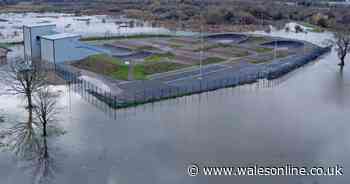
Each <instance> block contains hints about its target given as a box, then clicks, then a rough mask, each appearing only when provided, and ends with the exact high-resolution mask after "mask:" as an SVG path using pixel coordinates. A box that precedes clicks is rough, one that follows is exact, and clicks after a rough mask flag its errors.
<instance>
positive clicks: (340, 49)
mask: <svg viewBox="0 0 350 184" xmlns="http://www.w3.org/2000/svg"><path fill="white" fill-rule="evenodd" d="M334 37H335V40H334V41H333V44H334V45H335V48H336V51H337V53H338V58H339V59H340V63H339V64H338V65H339V66H340V67H341V68H343V67H344V65H345V59H346V56H347V54H348V53H349V51H350V30H349V29H346V30H345V29H338V30H337V31H336V32H335V33H334Z"/></svg>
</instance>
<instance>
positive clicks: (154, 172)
mask: <svg viewBox="0 0 350 184" xmlns="http://www.w3.org/2000/svg"><path fill="white" fill-rule="evenodd" d="M264 34H265V33H264ZM271 35H273V36H280V37H286V38H297V39H302V40H306V41H310V42H313V43H315V44H322V43H323V41H324V40H326V39H329V38H331V34H330V33H309V34H308V35H307V36H305V37H303V36H301V35H300V34H294V33H283V32H279V31H277V32H273V33H271ZM320 38H322V39H320ZM337 62H338V60H337V56H336V53H335V52H332V53H330V54H328V55H325V56H324V57H322V58H321V59H319V60H318V61H316V62H314V63H312V64H309V65H307V66H305V67H303V68H301V69H299V70H297V71H295V72H292V73H291V74H289V75H287V76H285V77H283V78H281V79H278V80H276V81H270V83H269V84H271V85H268V86H265V87H257V86H256V85H246V86H241V87H236V88H228V89H222V90H217V91H214V92H209V93H203V94H200V95H193V96H188V97H183V98H177V99H173V100H167V101H162V102H158V103H153V104H147V105H143V106H139V107H137V108H129V109H125V110H118V111H116V113H115V114H113V116H114V117H111V116H108V115H107V114H105V113H103V112H102V111H100V110H99V109H97V108H96V107H95V105H92V104H89V103H87V102H86V101H85V100H83V99H82V98H81V97H80V96H79V95H77V94H75V93H73V92H72V91H70V90H69V89H68V88H67V87H65V86H58V87H57V88H58V89H59V90H61V94H62V96H61V98H60V105H61V106H62V107H63V108H62V111H61V113H60V118H59V124H60V126H61V127H62V128H63V129H64V130H65V131H66V133H65V134H64V135H61V136H58V137H52V138H50V139H49V141H48V147H49V152H50V154H51V158H52V162H50V163H52V165H50V166H52V167H50V168H54V169H52V170H50V171H52V173H53V177H49V178H48V181H49V182H50V183H57V184H61V183H88V184H95V183H103V184H119V183H155V184H158V183H159V184H161V183H162V184H163V183H169V184H179V183H198V184H202V183H247V184H255V183H258V184H271V183H273V184H274V183H285V184H333V183H337V184H347V183H348V181H349V180H350V177H349V175H348V174H347V173H348V171H349V168H350V159H349V157H348V155H349V153H350V137H349V135H350V134H349V133H348V132H349V131H350V125H349V123H348V122H349V121H350V117H349V116H348V114H349V113H350V100H349V99H350V69H349V68H348V67H347V66H345V69H344V71H343V72H340V71H339V68H338V66H337V65H336V63H337ZM1 89H3V88H1ZM0 102H1V103H0V109H1V111H0V113H3V114H5V121H6V122H13V121H15V120H21V119H22V118H23V117H21V115H24V113H23V110H24V108H23V103H22V101H21V98H19V97H11V96H0ZM3 124H4V123H1V124H0V126H2V125H3ZM191 163H196V164H198V165H199V166H205V165H210V166H237V165H239V166H252V165H254V164H258V165H261V166H276V165H277V166H280V165H282V164H293V165H295V166H304V167H313V166H325V167H328V166H334V165H340V166H342V167H343V168H344V176H339V177H336V176H333V177H312V176H303V177H302V176H293V177H292V176H271V177H219V176H216V177H214V176H212V177H206V176H198V177H190V176H188V174H187V171H186V168H187V166H188V165H189V164H191ZM23 165H25V164H23V163H22V162H20V161H18V160H17V159H16V157H15V156H14V155H13V154H12V153H11V152H9V151H4V152H0V178H1V184H13V183H21V184H27V183H33V181H34V183H35V179H37V177H38V176H37V175H33V172H31V171H32V170H33V169H36V167H35V166H32V167H23ZM33 176H35V177H33ZM39 177H40V176H39ZM33 178H34V179H33Z"/></svg>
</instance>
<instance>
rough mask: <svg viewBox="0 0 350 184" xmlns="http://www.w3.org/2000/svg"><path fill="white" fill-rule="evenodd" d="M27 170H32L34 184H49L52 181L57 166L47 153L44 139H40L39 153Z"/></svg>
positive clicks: (47, 149) (45, 139)
mask: <svg viewBox="0 0 350 184" xmlns="http://www.w3.org/2000/svg"><path fill="white" fill-rule="evenodd" d="M29 169H31V170H32V176H33V183H34V184H42V183H51V181H52V180H54V177H55V173H56V172H57V171H58V164H57V162H56V161H55V159H54V158H53V157H52V155H51V154H50V152H49V148H48V144H47V138H46V137H42V144H41V147H40V151H39V152H38V155H37V158H35V159H34V160H33V162H32V163H31V166H29Z"/></svg>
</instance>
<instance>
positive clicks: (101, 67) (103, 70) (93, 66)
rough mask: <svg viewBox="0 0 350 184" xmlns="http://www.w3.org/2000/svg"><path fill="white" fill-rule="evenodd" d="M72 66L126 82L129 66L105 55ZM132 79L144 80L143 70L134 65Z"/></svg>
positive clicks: (91, 57)
mask: <svg viewBox="0 0 350 184" xmlns="http://www.w3.org/2000/svg"><path fill="white" fill-rule="evenodd" d="M73 65H74V66H76V67H78V68H82V69H85V70H89V71H92V72H95V73H99V74H103V75H107V76H110V77H113V78H115V79H118V80H128V73H129V66H128V65H125V64H124V63H123V62H122V61H121V60H119V59H117V58H114V57H110V56H108V55H105V54H99V55H94V56H90V57H88V58H86V59H84V60H81V61H79V62H77V63H74V64H73ZM133 77H134V79H137V80H143V79H146V76H145V74H144V72H143V68H142V67H140V66H138V65H136V66H135V67H134V70H133Z"/></svg>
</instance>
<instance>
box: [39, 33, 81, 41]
mask: <svg viewBox="0 0 350 184" xmlns="http://www.w3.org/2000/svg"><path fill="white" fill-rule="evenodd" d="M76 37H81V36H80V35H79V34H73V33H60V34H53V35H45V36H41V38H44V39H47V40H59V39H65V38H76Z"/></svg>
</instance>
